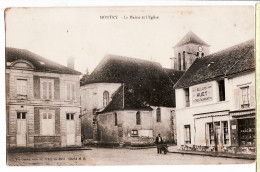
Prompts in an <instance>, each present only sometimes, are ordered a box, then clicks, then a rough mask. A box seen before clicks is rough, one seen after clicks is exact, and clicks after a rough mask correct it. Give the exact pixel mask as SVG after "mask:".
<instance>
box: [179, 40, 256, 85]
mask: <svg viewBox="0 0 260 172" xmlns="http://www.w3.org/2000/svg"><path fill="white" fill-rule="evenodd" d="M254 54H255V53H254V40H250V41H247V42H244V43H241V44H238V45H235V46H232V47H230V48H228V49H225V50H222V51H220V52H217V53H214V54H210V55H208V56H205V57H204V58H197V59H196V60H195V61H194V62H193V64H192V65H191V66H190V68H189V69H188V70H187V71H186V72H185V73H184V74H183V75H182V77H181V78H180V79H179V81H178V82H177V83H176V85H175V86H174V88H185V87H189V86H192V85H196V84H200V83H204V82H208V81H212V80H216V79H219V78H224V77H233V76H234V75H239V74H242V73H245V72H249V71H253V70H254V69H255V55H254Z"/></svg>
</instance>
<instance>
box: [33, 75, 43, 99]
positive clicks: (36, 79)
mask: <svg viewBox="0 0 260 172" xmlns="http://www.w3.org/2000/svg"><path fill="white" fill-rule="evenodd" d="M33 91H34V98H35V99H40V95H41V94H40V93H41V90H40V78H39V76H33Z"/></svg>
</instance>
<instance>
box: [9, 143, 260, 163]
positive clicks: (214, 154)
mask: <svg viewBox="0 0 260 172" xmlns="http://www.w3.org/2000/svg"><path fill="white" fill-rule="evenodd" d="M92 148H97V147H96V146H94V147H93V146H92V147H89V146H88V147H86V146H84V147H65V148H9V149H8V150H7V151H8V152H9V153H19V152H57V151H80V150H92ZM99 148H102V147H99ZM107 148H108V149H128V150H140V149H152V148H156V146H143V147H131V146H127V147H107ZM168 151H169V152H168V153H175V154H183V155H184V154H188V155H200V156H211V157H221V158H235V159H248V160H255V159H256V155H251V154H232V153H224V152H200V151H181V150H178V147H177V146H169V147H168Z"/></svg>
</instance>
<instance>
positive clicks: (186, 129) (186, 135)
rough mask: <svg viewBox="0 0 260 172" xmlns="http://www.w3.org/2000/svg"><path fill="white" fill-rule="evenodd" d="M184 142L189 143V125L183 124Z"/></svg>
mask: <svg viewBox="0 0 260 172" xmlns="http://www.w3.org/2000/svg"><path fill="white" fill-rule="evenodd" d="M184 134H185V135H184V136H185V138H184V142H185V144H191V133H190V125H184Z"/></svg>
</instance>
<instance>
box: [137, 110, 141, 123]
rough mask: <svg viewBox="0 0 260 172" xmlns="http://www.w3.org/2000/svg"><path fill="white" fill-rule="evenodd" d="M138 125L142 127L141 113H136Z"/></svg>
mask: <svg viewBox="0 0 260 172" xmlns="http://www.w3.org/2000/svg"><path fill="white" fill-rule="evenodd" d="M136 125H141V114H140V112H139V111H138V112H136Z"/></svg>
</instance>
